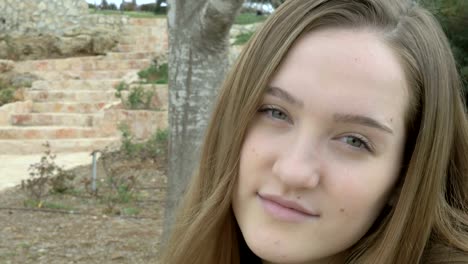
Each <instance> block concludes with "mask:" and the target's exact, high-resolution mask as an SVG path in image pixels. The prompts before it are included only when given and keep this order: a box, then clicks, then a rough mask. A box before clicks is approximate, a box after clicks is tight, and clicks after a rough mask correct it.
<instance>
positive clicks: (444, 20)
mask: <svg viewBox="0 0 468 264" xmlns="http://www.w3.org/2000/svg"><path fill="white" fill-rule="evenodd" d="M422 4H423V5H424V6H426V7H427V8H428V9H429V10H431V11H432V12H433V13H434V14H435V15H436V17H437V19H438V20H439V22H440V23H441V25H442V27H443V28H444V31H445V33H446V34H447V37H448V38H449V40H450V44H451V46H452V51H453V53H454V55H455V58H456V59H457V63H458V66H459V69H460V73H461V75H462V78H463V80H464V82H465V93H467V91H468V1H467V0H422Z"/></svg>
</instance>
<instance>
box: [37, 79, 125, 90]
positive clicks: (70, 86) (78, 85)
mask: <svg viewBox="0 0 468 264" xmlns="http://www.w3.org/2000/svg"><path fill="white" fill-rule="evenodd" d="M120 82H121V81H120V80H119V79H107V80H105V79H102V80H56V81H44V80H40V81H35V82H33V84H32V86H31V90H97V91H100V90H104V91H105V90H110V89H114V87H115V86H116V85H118V84H119V83H120Z"/></svg>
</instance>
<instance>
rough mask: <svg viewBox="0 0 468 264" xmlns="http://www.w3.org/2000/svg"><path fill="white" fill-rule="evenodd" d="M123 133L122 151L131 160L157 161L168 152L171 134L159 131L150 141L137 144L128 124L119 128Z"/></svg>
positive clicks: (123, 124)
mask: <svg viewBox="0 0 468 264" xmlns="http://www.w3.org/2000/svg"><path fill="white" fill-rule="evenodd" d="M119 130H120V132H121V133H122V142H121V143H122V144H121V146H120V151H122V152H123V154H124V155H127V156H128V157H131V158H140V159H157V158H159V157H161V156H163V155H165V154H166V152H167V141H168V135H169V132H168V131H167V129H166V130H162V129H158V130H157V131H156V132H155V133H154V134H153V135H152V136H151V137H150V138H149V139H148V140H146V141H143V142H137V141H136V140H135V139H134V137H133V135H132V134H131V131H130V128H129V126H128V125H127V124H125V123H122V124H120V126H119Z"/></svg>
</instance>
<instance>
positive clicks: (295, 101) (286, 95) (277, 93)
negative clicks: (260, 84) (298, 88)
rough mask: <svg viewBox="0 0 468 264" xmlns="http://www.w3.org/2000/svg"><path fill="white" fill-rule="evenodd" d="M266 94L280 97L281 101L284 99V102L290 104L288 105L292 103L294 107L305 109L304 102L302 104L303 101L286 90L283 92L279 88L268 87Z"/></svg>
mask: <svg viewBox="0 0 468 264" xmlns="http://www.w3.org/2000/svg"><path fill="white" fill-rule="evenodd" d="M266 94H268V95H272V96H275V97H278V98H280V99H283V100H285V101H286V102H288V103H290V104H292V105H295V106H298V107H299V108H302V107H304V102H302V101H301V100H299V99H297V98H295V97H294V96H292V95H291V94H290V93H288V92H286V91H285V90H283V89H281V88H279V87H275V86H268V87H267V90H266Z"/></svg>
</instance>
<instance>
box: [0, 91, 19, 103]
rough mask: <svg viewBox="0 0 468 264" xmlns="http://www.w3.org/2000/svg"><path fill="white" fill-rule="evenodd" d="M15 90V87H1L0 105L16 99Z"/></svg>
mask: <svg viewBox="0 0 468 264" xmlns="http://www.w3.org/2000/svg"><path fill="white" fill-rule="evenodd" d="M15 91H16V89H15V88H13V87H8V88H5V89H0V106H2V105H4V104H8V103H11V102H14V101H15Z"/></svg>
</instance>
